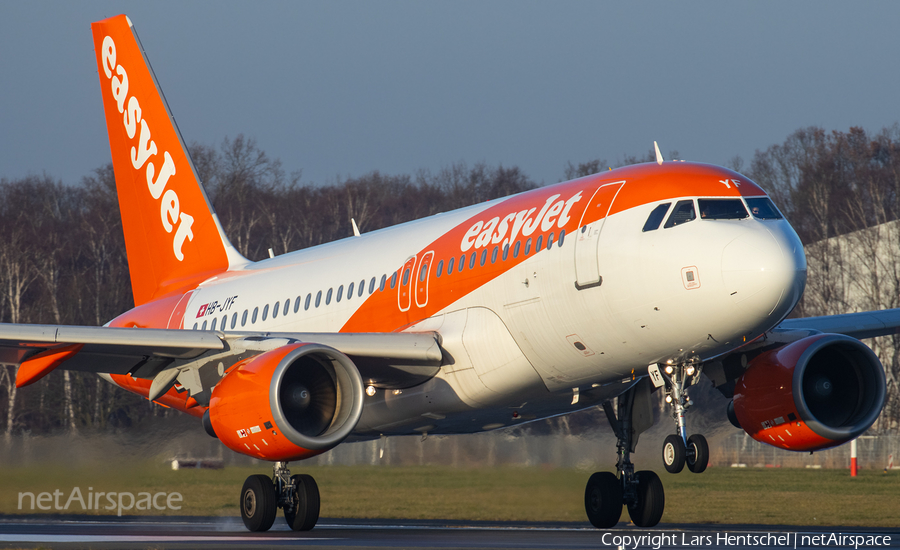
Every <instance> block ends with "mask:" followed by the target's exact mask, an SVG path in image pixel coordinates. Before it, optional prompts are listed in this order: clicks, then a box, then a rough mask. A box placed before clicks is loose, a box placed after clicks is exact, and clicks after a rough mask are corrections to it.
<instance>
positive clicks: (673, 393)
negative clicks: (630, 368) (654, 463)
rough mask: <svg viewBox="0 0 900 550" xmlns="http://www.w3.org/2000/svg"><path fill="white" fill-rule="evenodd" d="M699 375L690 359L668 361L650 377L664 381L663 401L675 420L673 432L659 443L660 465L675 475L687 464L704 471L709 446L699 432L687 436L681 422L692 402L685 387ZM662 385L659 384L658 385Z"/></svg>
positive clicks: (695, 380)
mask: <svg viewBox="0 0 900 550" xmlns="http://www.w3.org/2000/svg"><path fill="white" fill-rule="evenodd" d="M699 376H700V369H699V368H698V367H697V366H696V363H695V362H694V361H690V362H687V363H683V364H668V365H665V367H664V368H663V369H662V371H659V370H658V367H657V372H656V373H655V374H653V373H651V378H652V379H654V380H661V381H664V383H665V386H666V403H669V404H670V405H672V408H673V409H674V410H673V413H672V417H673V418H674V419H675V430H676V432H677V433H675V434H672V435H669V436H667V437H666V439H665V441H664V442H663V448H662V457H663V465H664V466H665V467H666V471H667V472H669V473H670V474H677V473H679V472H680V471H682V470H683V469H684V466H685V465H687V467H688V469H689V470H690V471H692V472H694V473H695V474H699V473H700V472H702V471H704V470H706V466H707V465H708V464H709V445H708V444H707V442H706V438H705V437H703V436H702V435H700V434H694V435H691V436H690V437H688V435H687V427H686V425H685V421H684V416H685V411H687V409H688V408H690V406H691V405H692V404H693V403H692V402H691V398H690V397H689V396H688V394H687V392H688V388H689V387H690V386H692V385H693V384H695V383H696V382H697V380H698V377H699ZM660 385H662V384H660Z"/></svg>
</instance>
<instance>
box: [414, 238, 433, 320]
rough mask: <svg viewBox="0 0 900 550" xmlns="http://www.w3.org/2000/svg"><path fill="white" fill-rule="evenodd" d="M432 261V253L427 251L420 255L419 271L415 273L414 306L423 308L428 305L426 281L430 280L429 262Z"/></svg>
mask: <svg viewBox="0 0 900 550" xmlns="http://www.w3.org/2000/svg"><path fill="white" fill-rule="evenodd" d="M432 260H434V252H433V251H428V252H426V253H425V254H423V255H422V261H421V262H419V269H418V270H417V272H416V281H415V283H414V284H415V285H416V305H417V306H419V307H425V306H426V305H427V304H428V280H429V279H430V278H431V262H432Z"/></svg>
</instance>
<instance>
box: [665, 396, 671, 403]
mask: <svg viewBox="0 0 900 550" xmlns="http://www.w3.org/2000/svg"><path fill="white" fill-rule="evenodd" d="M671 402H672V396H671V395H667V396H666V403H671Z"/></svg>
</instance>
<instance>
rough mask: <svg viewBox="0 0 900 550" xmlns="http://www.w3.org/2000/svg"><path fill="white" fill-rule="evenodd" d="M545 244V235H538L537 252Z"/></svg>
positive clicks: (535, 244) (535, 249) (535, 245)
mask: <svg viewBox="0 0 900 550" xmlns="http://www.w3.org/2000/svg"><path fill="white" fill-rule="evenodd" d="M543 244H544V236H543V235H538V238H537V241H536V242H535V243H534V252H535V253H537V252H538V251H539V250H540V249H541V246H542V245H543Z"/></svg>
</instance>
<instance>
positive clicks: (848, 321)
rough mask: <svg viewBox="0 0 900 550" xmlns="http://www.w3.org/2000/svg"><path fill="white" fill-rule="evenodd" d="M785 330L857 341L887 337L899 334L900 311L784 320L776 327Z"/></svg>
mask: <svg viewBox="0 0 900 550" xmlns="http://www.w3.org/2000/svg"><path fill="white" fill-rule="evenodd" d="M778 328H780V329H786V330H804V329H806V330H817V331H819V332H826V333H833V334H844V335H846V336H851V337H853V338H857V339H860V340H861V339H864V338H874V337H876V336H887V335H889V334H897V333H898V332H900V330H898V329H900V309H885V310H881V311H861V312H858V313H844V314H842V315H823V316H821V317H805V318H800V319H785V320H784V321H782V322H781V324H780V325H778Z"/></svg>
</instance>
